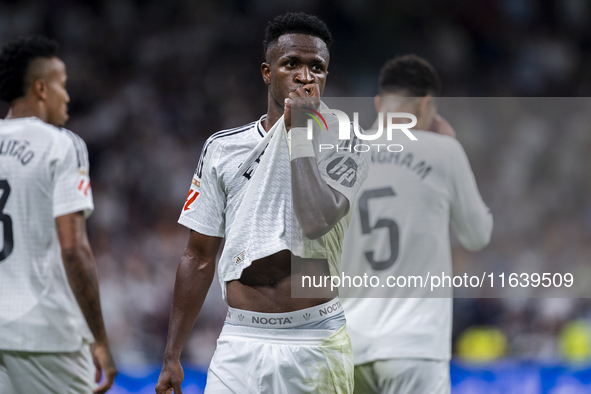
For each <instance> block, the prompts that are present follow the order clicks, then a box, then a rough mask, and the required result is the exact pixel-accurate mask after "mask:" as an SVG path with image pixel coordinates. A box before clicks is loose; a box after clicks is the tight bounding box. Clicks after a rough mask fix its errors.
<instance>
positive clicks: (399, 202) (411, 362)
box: [341, 55, 493, 394]
mask: <svg viewBox="0 0 591 394" xmlns="http://www.w3.org/2000/svg"><path fill="white" fill-rule="evenodd" d="M439 93H440V83H439V77H438V75H437V72H436V71H435V69H434V68H433V66H432V65H431V64H429V63H428V62H427V61H426V60H424V59H422V58H420V57H418V56H415V55H407V56H401V57H397V58H395V59H392V60H390V61H388V62H387V63H386V64H385V65H384V66H383V68H382V70H381V73H380V79H379V94H378V96H376V98H375V106H376V109H377V111H378V112H382V113H387V112H407V113H412V114H414V115H415V116H416V118H417V125H416V127H415V129H414V130H412V133H413V134H414V136H415V137H416V138H417V141H410V140H409V139H408V138H406V136H404V135H402V133H400V135H399V136H394V139H393V140H392V141H378V142H386V143H388V144H395V143H399V144H400V145H402V146H403V147H404V149H403V150H402V151H401V152H389V151H387V150H386V149H382V150H381V151H380V152H377V151H375V150H374V151H372V154H371V165H370V171H369V173H368V177H367V179H366V181H365V183H364V184H363V186H362V188H361V190H360V191H359V197H358V200H357V203H356V206H355V208H354V213H353V216H352V218H351V225H350V227H349V229H348V232H347V234H346V236H345V242H344V244H343V256H342V267H341V268H342V271H343V274H346V275H348V276H353V275H363V274H367V275H368V276H373V275H375V276H378V277H380V281H381V283H386V280H387V277H388V276H395V277H398V276H400V275H403V276H408V275H422V276H425V275H426V274H427V272H431V274H437V273H441V272H446V273H447V274H448V275H449V274H450V272H451V251H450V242H449V224H450V221H451V226H452V228H453V230H454V231H455V233H456V235H457V237H458V239H459V241H460V243H461V244H462V245H463V246H464V247H466V248H467V249H469V250H473V251H475V250H479V249H481V248H483V247H484V246H486V245H487V244H488V242H489V239H490V235H491V231H492V225H493V221H492V215H491V213H490V212H489V210H488V208H487V207H486V205H485V204H484V202H483V201H482V199H481V197H480V194H479V192H478V188H477V186H476V182H475V180H474V175H473V173H472V170H471V169H470V164H469V162H468V159H467V157H466V153H465V152H464V150H463V149H462V146H461V145H460V143H459V142H458V141H457V140H456V139H455V138H453V137H452V136H453V135H454V132H453V129H452V128H451V126H450V125H449V124H448V123H447V122H446V121H445V120H444V119H443V118H441V117H440V116H439V115H437V106H436V101H435V98H434V96H437V95H438V94H439ZM374 127H375V126H374ZM384 127H385V126H384ZM429 129H436V130H437V131H438V132H439V133H436V132H432V131H427V130H429ZM369 133H370V134H371V132H369ZM441 134H448V135H441ZM396 150H398V149H396ZM409 283H410V282H409ZM406 290H407V291H408V292H407V293H404V292H400V289H398V290H389V291H390V294H391V295H392V294H394V292H395V291H398V292H397V293H395V294H396V297H397V298H377V297H378V296H382V297H386V296H387V294H386V293H379V291H381V290H380V289H376V288H372V287H368V288H363V287H361V288H359V289H354V293H352V294H354V295H355V298H343V307H344V308H345V314H346V316H347V323H348V324H347V332H348V333H349V336H350V337H351V342H352V345H353V354H354V360H355V392H356V393H364V394H368V393H396V394H411V393H412V394H424V393H430V394H443V393H449V392H450V389H451V388H450V380H449V360H450V357H451V327H452V299H451V298H404V297H412V295H413V293H412V292H411V290H409V289H408V288H407V289H406ZM414 294H417V293H414ZM372 297H373V298H372ZM415 297H416V296H415ZM419 297H420V296H419Z"/></svg>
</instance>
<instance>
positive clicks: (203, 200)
mask: <svg viewBox="0 0 591 394" xmlns="http://www.w3.org/2000/svg"><path fill="white" fill-rule="evenodd" d="M219 150H220V148H219V147H217V149H216V147H213V146H211V143H210V141H207V142H206V143H205V145H204V146H203V150H202V152H201V157H200V159H199V164H198V165H197V169H196V170H195V174H194V175H193V179H192V181H191V187H190V188H189V194H188V195H187V199H186V200H185V203H184V204H183V208H182V211H181V216H180V218H179V223H180V224H182V225H183V226H185V227H188V228H190V229H191V230H193V231H196V232H198V233H201V234H204V235H209V236H213V237H223V236H224V232H225V223H226V221H225V207H226V193H225V192H224V188H223V184H222V179H221V178H220V177H219V176H218V171H217V170H218V169H217V167H216V161H217V160H216V159H217V157H219V156H217V155H218V154H219Z"/></svg>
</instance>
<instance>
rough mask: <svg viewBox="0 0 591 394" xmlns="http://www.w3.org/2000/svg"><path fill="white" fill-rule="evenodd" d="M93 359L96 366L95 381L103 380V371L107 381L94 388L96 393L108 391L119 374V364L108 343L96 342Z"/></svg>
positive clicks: (101, 393) (100, 393)
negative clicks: (117, 364) (116, 363)
mask: <svg viewBox="0 0 591 394" xmlns="http://www.w3.org/2000/svg"><path fill="white" fill-rule="evenodd" d="M92 359H93V360H94V365H95V366H96V376H95V381H96V382H97V383H98V382H100V381H101V371H102V372H103V373H104V374H105V381H104V382H103V384H102V385H100V386H99V387H98V388H96V389H95V390H94V393H95V394H103V393H106V392H107V390H109V389H110V388H111V386H112V385H113V382H114V381H115V376H116V375H117V366H116V365H115V361H114V360H113V356H112V355H111V349H109V345H108V344H101V343H95V344H94V346H93V349H92Z"/></svg>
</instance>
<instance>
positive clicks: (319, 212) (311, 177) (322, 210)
mask: <svg viewBox="0 0 591 394" xmlns="http://www.w3.org/2000/svg"><path fill="white" fill-rule="evenodd" d="M291 189H292V197H293V203H294V209H295V213H296V217H297V218H298V220H299V222H300V224H301V226H302V229H303V230H304V235H305V236H306V237H308V238H310V239H316V238H319V237H321V236H323V235H324V234H326V233H328V232H329V231H330V230H331V229H332V228H333V227H334V226H335V225H336V224H337V223H338V221H339V220H341V219H342V218H343V216H345V215H346V214H347V212H348V211H349V200H347V198H346V197H345V196H344V195H343V194H341V193H340V192H338V191H337V190H334V189H333V188H332V187H330V186H328V185H327V184H326V182H325V181H324V179H322V177H321V176H320V172H319V171H318V165H317V164H316V158H315V157H300V158H296V159H293V160H292V161H291Z"/></svg>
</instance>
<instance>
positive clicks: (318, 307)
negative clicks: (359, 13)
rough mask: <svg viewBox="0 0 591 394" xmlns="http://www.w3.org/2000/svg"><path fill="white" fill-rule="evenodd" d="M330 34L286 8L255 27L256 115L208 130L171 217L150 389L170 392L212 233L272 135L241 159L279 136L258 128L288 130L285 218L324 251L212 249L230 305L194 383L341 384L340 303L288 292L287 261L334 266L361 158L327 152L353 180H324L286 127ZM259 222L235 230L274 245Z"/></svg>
mask: <svg viewBox="0 0 591 394" xmlns="http://www.w3.org/2000/svg"><path fill="white" fill-rule="evenodd" d="M331 41H332V38H331V35H330V32H329V31H328V29H327V27H326V25H325V24H324V23H323V22H322V21H320V20H319V19H318V18H316V17H314V16H310V15H306V14H304V13H288V14H285V15H283V16H278V17H276V18H275V19H274V20H273V21H272V22H270V23H269V25H268V26H267V29H266V33H265V42H264V49H265V57H266V60H265V62H264V63H263V64H262V66H261V72H262V76H263V80H264V82H265V84H266V85H267V86H268V110H267V114H266V115H264V116H262V117H261V118H260V119H259V120H258V121H256V122H252V123H250V124H247V125H245V126H242V127H238V128H235V129H231V130H226V131H221V132H218V133H216V134H214V135H213V136H212V137H211V138H209V140H207V142H206V143H205V145H204V147H203V150H202V154H201V159H200V162H199V165H198V167H197V171H196V173H195V177H194V178H193V182H192V186H191V191H190V193H189V196H188V198H187V201H186V203H185V206H184V208H183V211H182V214H181V218H180V219H179V222H180V223H181V224H183V225H185V226H187V227H189V228H190V229H191V230H192V231H191V232H190V236H189V242H188V245H187V248H186V250H185V253H184V256H183V257H182V259H181V262H180V264H179V267H178V271H177V276H176V283H175V289H174V300H173V306H172V310H171V317H170V325H169V332H168V342H167V347H166V351H165V355H164V365H163V368H162V372H161V374H160V378H159V382H158V385H157V386H156V391H157V392H158V393H160V394H164V393H165V392H169V391H167V390H169V389H171V388H174V392H175V393H180V392H181V382H182V380H183V370H182V367H181V364H180V354H181V351H182V349H183V347H184V344H185V342H186V340H187V337H188V336H189V334H190V331H191V328H192V326H193V323H194V322H195V319H196V317H197V315H198V314H199V311H200V309H201V306H202V305H203V301H204V299H205V296H206V294H207V291H208V289H209V286H210V285H211V282H212V279H213V276H214V271H215V260H216V255H217V252H218V248H219V247H220V244H221V241H222V237H224V235H226V237H228V234H232V231H231V228H235V227H236V226H238V225H239V223H238V220H234V219H235V218H236V217H237V216H239V215H240V214H241V212H240V208H241V205H244V204H245V201H246V200H242V196H243V194H242V192H243V191H244V190H246V189H245V188H248V185H249V182H253V177H256V175H258V174H259V173H261V171H264V170H265V168H261V166H262V165H258V167H257V164H258V163H259V162H261V163H262V162H263V161H265V158H266V157H269V156H268V155H270V154H271V153H265V156H262V153H263V152H265V149H267V148H269V146H270V145H271V144H272V142H273V141H272V142H270V143H269V145H267V148H264V149H263V150H262V152H261V153H260V156H259V157H258V158H257V160H256V162H255V163H253V164H252V166H247V165H243V164H244V163H245V160H247V158H248V157H249V155H251V152H253V151H254V150H255V149H262V148H263V147H262V146H261V141H263V140H264V139H265V138H267V133H268V132H269V133H270V131H271V130H274V132H275V130H277V131H276V133H284V134H268V135H273V136H275V135H285V134H286V133H287V132H288V131H289V134H290V135H292V137H291V152H290V153H289V155H288V156H287V157H286V159H287V163H286V165H287V168H288V169H289V168H290V167H289V166H291V180H290V179H289V173H288V175H287V177H286V179H284V180H283V181H284V182H288V184H289V182H290V181H291V185H292V186H291V190H292V195H293V200H294V206H295V211H296V216H297V217H298V219H299V223H301V226H302V228H303V230H304V233H305V234H306V236H307V237H308V238H310V239H316V238H320V237H323V240H324V241H325V242H326V243H327V244H328V243H331V245H333V247H334V248H335V249H333V250H331V253H329V256H328V257H327V259H320V258H317V259H313V260H304V259H300V258H298V257H296V256H294V255H293V254H292V253H291V252H290V250H287V249H284V250H281V251H279V252H277V253H274V254H272V255H269V256H267V257H264V258H260V259H257V260H255V261H253V262H252V264H251V265H250V266H247V267H244V266H242V265H241V264H242V261H243V260H244V259H245V258H247V257H246V256H245V255H244V253H242V254H238V255H236V256H235V257H234V258H233V261H230V262H229V263H227V262H225V261H224V258H223V255H222V258H221V259H220V263H219V267H218V272H219V273H220V278H221V280H222V290H223V294H224V296H225V299H226V301H227V303H228V305H229V306H230V308H229V310H228V317H227V319H226V323H225V324H224V328H223V330H222V333H221V335H220V338H219V340H218V345H217V349H216V352H215V355H214V356H213V360H212V362H211V365H210V367H209V371H208V375H207V386H206V388H205V392H206V393H208V394H209V393H310V392H323V393H349V392H352V386H353V375H352V374H353V360H352V355H351V348H350V341H349V339H348V337H347V335H346V333H345V319H344V314H343V312H342V308H341V305H340V302H339V301H338V299H333V298H332V297H334V295H332V296H331V298H326V296H325V297H316V298H292V297H291V283H292V282H291V279H292V268H291V267H292V260H293V261H296V263H297V264H299V266H301V268H302V272H303V273H309V274H311V275H329V274H330V272H331V270H332V268H329V265H331V264H332V265H337V266H336V267H335V270H336V272H337V273H338V264H339V263H340V261H338V260H339V259H340V250H341V244H342V240H343V237H344V230H345V229H346V225H347V224H348V219H349V216H348V212H349V207H350V206H352V202H353V201H354V200H355V193H356V191H357V190H358V188H359V185H360V183H362V181H363V178H364V175H362V173H363V174H365V173H366V171H367V165H368V159H364V160H366V162H365V163H360V162H358V161H359V160H360V157H359V155H356V154H355V153H353V154H351V153H350V152H345V153H343V154H342V155H341V156H340V158H338V159H336V161H337V162H340V161H341V160H342V161H345V160H348V158H350V160H351V161H357V162H356V164H354V166H355V168H359V170H358V174H357V182H355V181H354V180H353V181H352V182H350V183H348V184H347V185H344V183H343V184H341V183H337V182H335V181H331V178H330V177H329V176H328V174H327V173H326V171H327V170H326V168H325V167H324V169H321V168H320V167H322V166H321V163H323V160H322V158H320V157H319V158H318V162H317V158H316V157H315V151H314V149H313V147H312V142H311V141H308V140H307V139H306V137H305V134H306V130H305V129H303V128H301V129H298V130H296V128H295V127H294V128H291V105H292V100H296V99H297V98H302V97H315V98H317V99H318V100H319V97H320V96H321V95H322V92H323V91H324V85H325V82H326V77H327V74H328V71H327V69H328V63H329V51H328V48H329V46H330V44H331ZM237 93H238V92H237ZM277 127H278V128H279V129H277ZM296 131H297V132H298V135H297V136H296V135H295V134H294V132H296ZM296 138H297V139H298V141H297V142H296V141H294V140H295V139H296ZM262 145H264V142H263V143H262ZM286 148H287V146H286ZM269 149H270V148H269ZM286 153H287V152H286ZM255 156H256V155H255ZM261 156H262V161H261V160H260V158H261ZM251 157H252V156H251ZM290 160H291V161H290ZM325 162H326V161H324V163H325ZM273 164H277V165H279V163H273ZM352 165H353V164H352ZM245 167H247V168H245ZM255 171H257V172H256V173H255ZM364 171H365V172H364ZM257 179H260V178H257ZM353 179H354V178H353ZM329 184H330V186H329ZM250 189H252V187H251V188H250ZM246 193H248V192H246ZM257 193H258V195H260V196H264V195H265V194H267V195H268V194H270V195H274V194H277V193H278V192H277V191H276V190H268V189H263V190H258V191H257ZM291 197H292V196H290V198H291ZM261 198H263V197H261ZM298 201H300V202H301V201H305V202H306V203H305V205H304V204H298V203H297V202H298ZM249 214H250V215H251V216H250V217H251V219H253V220H255V219H258V218H253V217H252V215H253V213H252V212H249ZM272 215H274V216H275V217H277V216H281V212H280V211H279V210H277V211H276V212H273V213H272ZM282 226H283V224H282ZM263 227H264V228H258V229H255V230H254V232H253V233H245V234H241V235H240V236H241V237H242V238H243V239H247V240H249V242H259V243H260V244H261V245H262V246H264V245H265V244H269V243H272V242H275V238H274V237H276V236H277V235H274V234H277V232H279V233H281V232H282V231H283V230H282V229H278V230H277V231H275V230H276V229H274V228H269V226H263ZM273 231H274V232H275V233H274V234H273V233H272V232H273ZM266 234H269V236H268V237H267V235H266ZM228 243H229V241H227V242H226V245H225V246H224V248H225V249H227V248H228V247H229V245H228ZM331 261H332V262H331ZM331 267H332V266H331ZM236 270H238V274H237V276H236V277H237V278H238V279H235V280H228V279H225V278H227V277H228V272H230V271H231V272H234V271H236ZM236 277H235V278H236ZM312 297H313V296H312ZM321 311H324V312H326V314H324V315H323V313H322V312H321Z"/></svg>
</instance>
